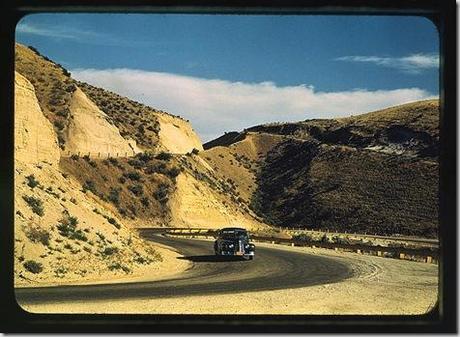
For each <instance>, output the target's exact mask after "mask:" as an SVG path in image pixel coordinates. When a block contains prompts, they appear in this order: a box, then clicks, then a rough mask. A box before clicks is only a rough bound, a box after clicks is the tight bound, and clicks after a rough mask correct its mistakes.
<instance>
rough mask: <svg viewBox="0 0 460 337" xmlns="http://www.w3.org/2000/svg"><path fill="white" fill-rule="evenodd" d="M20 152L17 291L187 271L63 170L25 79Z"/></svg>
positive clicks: (18, 84) (18, 97) (19, 97)
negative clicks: (19, 289)
mask: <svg viewBox="0 0 460 337" xmlns="http://www.w3.org/2000/svg"><path fill="white" fill-rule="evenodd" d="M15 150H16V152H15V194H14V203H15V224H14V229H15V247H14V249H15V253H14V259H15V261H14V263H15V285H16V286H40V285H48V284H65V283H68V282H71V283H81V282H90V281H91V282H95V281H97V280H108V279H119V278H125V277H128V278H132V277H135V276H145V275H147V276H149V277H153V276H152V274H156V276H155V277H157V276H158V275H164V274H165V273H171V272H175V270H174V269H175V268H179V269H180V268H182V267H179V265H178V264H177V263H171V261H175V259H171V258H168V254H163V255H164V257H162V256H161V254H159V250H157V249H155V246H153V245H151V244H149V243H146V242H144V241H143V240H141V239H140V238H139V237H138V236H137V235H136V234H135V233H134V232H133V231H132V230H131V229H129V228H128V227H126V226H125V225H124V223H123V220H122V219H120V218H119V217H117V216H116V215H115V214H114V213H112V212H111V211H110V210H108V209H106V208H104V207H102V206H101V205H99V204H98V203H97V201H96V200H95V198H94V196H92V195H91V194H90V193H85V192H84V191H82V185H81V184H80V182H78V181H77V180H76V179H74V178H72V177H71V176H69V175H67V174H65V173H63V172H61V171H60V168H59V165H58V163H59V158H60V152H59V148H58V145H57V140H56V135H55V133H54V132H53V129H52V127H51V125H50V122H49V121H48V120H47V119H46V118H45V116H44V115H43V112H42V110H41V109H40V106H39V103H38V100H37V97H36V96H35V91H34V87H33V86H32V84H31V83H30V82H29V81H28V80H27V79H26V78H25V77H23V76H22V75H20V74H19V73H16V76H15ZM163 252H164V250H163ZM162 258H165V259H166V260H167V263H165V264H161V263H160V262H161V261H162ZM166 260H165V261H166Z"/></svg>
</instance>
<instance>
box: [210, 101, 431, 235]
mask: <svg viewBox="0 0 460 337" xmlns="http://www.w3.org/2000/svg"><path fill="white" fill-rule="evenodd" d="M438 120H439V103H438V101H434V100H431V101H421V102H415V103H410V104H406V105H402V106H397V107H392V108H389V109H385V110H381V111H376V112H371V113H367V114H364V115H360V116H354V117H349V118H341V119H335V120H334V119H331V120H310V121H303V122H299V123H284V124H269V125H260V126H255V127H251V128H249V129H247V130H246V131H244V132H241V133H239V134H234V133H232V134H231V135H224V136H223V138H222V137H221V138H218V139H217V140H215V141H212V142H210V143H207V144H205V148H208V150H207V151H205V153H203V156H208V157H210V156H209V155H208V153H210V154H211V153H217V152H218V153H219V154H220V155H221V156H223V158H226V157H228V156H230V155H231V156H242V155H244V154H245V151H244V150H242V146H241V145H242V144H244V143H245V142H247V139H251V140H252V142H254V140H255V139H259V140H260V143H262V144H269V143H268V142H267V139H273V138H274V137H278V140H277V141H276V142H275V143H273V146H272V147H271V148H270V150H269V151H268V152H267V153H266V154H263V153H261V156H260V157H259V158H258V159H257V169H256V170H253V172H252V173H253V177H254V176H255V181H254V183H253V184H252V186H253V188H252V189H249V190H248V189H247V185H245V184H243V183H242V184H241V187H240V186H238V192H239V193H241V194H242V195H245V196H246V197H247V198H249V200H250V205H251V209H252V210H253V211H254V212H255V213H256V214H258V215H259V216H260V217H261V218H262V219H263V220H264V221H265V222H267V223H270V224H273V225H277V226H282V227H299V228H311V229H319V230H332V231H340V232H343V231H348V232H361V233H375V234H383V235H392V234H406V235H418V236H425V237H436V236H437V226H438V220H437V217H438V199H437V191H438V170H439V165H438V162H437V156H438V142H439V127H438ZM223 158H222V159H223ZM219 167H220V171H221V172H226V174H224V173H223V175H224V176H227V175H228V176H229V177H230V179H243V180H244V177H245V176H247V173H246V172H245V170H244V169H239V170H238V171H235V170H233V173H232V172H231V171H229V167H232V165H228V164H223V163H222V162H221V163H220V165H219Z"/></svg>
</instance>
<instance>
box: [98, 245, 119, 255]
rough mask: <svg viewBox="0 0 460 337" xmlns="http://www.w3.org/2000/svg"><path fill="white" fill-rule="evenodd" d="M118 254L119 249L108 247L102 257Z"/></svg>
mask: <svg viewBox="0 0 460 337" xmlns="http://www.w3.org/2000/svg"><path fill="white" fill-rule="evenodd" d="M117 253H118V248H117V247H106V248H104V250H103V251H102V252H101V254H102V256H111V255H113V254H117Z"/></svg>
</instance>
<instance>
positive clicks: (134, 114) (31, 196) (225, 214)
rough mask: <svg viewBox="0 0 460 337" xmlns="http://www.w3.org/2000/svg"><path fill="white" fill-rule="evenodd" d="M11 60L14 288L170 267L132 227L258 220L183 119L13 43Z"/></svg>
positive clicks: (252, 223) (255, 224) (252, 224)
mask: <svg viewBox="0 0 460 337" xmlns="http://www.w3.org/2000/svg"><path fill="white" fill-rule="evenodd" d="M15 66H16V79H15V167H16V171H15V174H16V176H15V182H16V185H15V212H16V216H15V238H16V245H15V273H16V279H15V281H16V283H17V284H18V285H34V284H50V283H62V282H69V281H72V282H73V281H75V282H78V281H81V280H97V279H111V278H113V277H121V276H123V275H130V276H132V275H137V274H141V275H142V274H143V273H146V272H151V271H155V270H159V269H162V270H164V269H165V268H166V269H167V268H174V265H175V264H174V263H173V264H170V265H169V264H168V265H167V266H166V267H164V264H162V263H161V260H162V259H163V258H164V256H170V255H171V254H170V253H165V250H164V249H163V248H161V247H156V246H152V245H151V244H149V243H148V242H145V241H143V240H142V239H140V238H139V237H138V236H137V234H136V231H134V230H133V229H134V228H137V227H152V226H176V227H177V226H179V227H190V226H192V227H206V228H210V227H211V228H221V227H228V226H244V227H246V228H248V229H251V230H255V229H258V228H266V225H264V224H263V223H261V222H260V221H259V220H260V219H258V218H257V216H256V215H255V214H254V213H252V212H251V211H250V210H249V208H248V200H245V201H244V202H243V201H242V200H241V199H240V200H239V196H238V194H237V193H235V190H234V186H233V185H232V184H231V183H229V182H228V181H224V180H223V179H222V178H221V176H220V175H219V173H218V172H216V171H215V170H214V169H213V168H212V167H211V166H210V165H209V164H208V163H207V162H206V160H204V159H203V158H202V157H201V153H202V152H203V147H202V144H201V141H200V139H199V137H198V136H197V135H196V134H195V132H194V131H193V128H192V126H191V125H190V123H189V122H188V121H186V120H184V119H182V118H180V117H178V116H173V115H171V114H169V113H166V112H164V111H160V110H157V109H154V108H151V107H147V106H145V105H142V104H140V103H137V102H134V101H132V100H130V99H128V98H126V97H122V96H120V95H117V94H115V93H112V92H109V91H106V90H104V89H101V88H96V87H94V86H91V85H89V84H86V83H82V82H78V81H76V80H74V79H73V78H72V77H71V74H70V72H68V71H67V70H66V69H64V68H63V67H62V66H61V65H59V64H56V63H54V62H53V61H51V60H50V59H48V58H47V57H45V56H43V55H41V54H40V53H39V52H38V51H37V50H36V49H34V48H31V47H25V46H22V45H19V44H17V45H16V64H15ZM82 261H85V263H81V262H82ZM86 265H89V267H88V266H86Z"/></svg>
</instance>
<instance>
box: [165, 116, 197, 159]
mask: <svg viewBox="0 0 460 337" xmlns="http://www.w3.org/2000/svg"><path fill="white" fill-rule="evenodd" d="M158 122H159V123H160V133H159V138H160V145H161V146H162V147H163V148H164V150H165V151H166V152H171V153H176V154H184V153H187V152H191V151H192V150H193V149H197V150H200V151H202V150H203V145H202V143H201V140H200V138H199V137H198V135H197V134H196V133H195V131H193V129H192V126H191V125H190V123H189V122H187V121H184V120H183V119H181V118H178V117H174V116H171V115H168V114H165V113H163V114H158Z"/></svg>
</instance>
